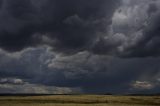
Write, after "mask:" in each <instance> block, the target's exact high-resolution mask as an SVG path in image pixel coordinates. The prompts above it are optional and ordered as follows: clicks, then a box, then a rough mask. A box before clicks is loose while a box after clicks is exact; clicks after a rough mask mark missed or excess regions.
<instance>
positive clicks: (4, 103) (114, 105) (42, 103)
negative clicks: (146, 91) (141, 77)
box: [0, 95, 160, 106]
mask: <svg viewBox="0 0 160 106" xmlns="http://www.w3.org/2000/svg"><path fill="white" fill-rule="evenodd" d="M0 106H160V96H106V95H54V96H0Z"/></svg>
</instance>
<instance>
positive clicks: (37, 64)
mask: <svg viewBox="0 0 160 106" xmlns="http://www.w3.org/2000/svg"><path fill="white" fill-rule="evenodd" d="M159 91H160V0H0V93H54V94H63V93H116V94H117V93H121V94H126V93H158V92H159Z"/></svg>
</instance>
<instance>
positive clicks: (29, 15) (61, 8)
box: [0, 0, 119, 52]
mask: <svg viewBox="0 0 160 106" xmlns="http://www.w3.org/2000/svg"><path fill="white" fill-rule="evenodd" d="M118 4H119V0H116V1H112V0H109V1H106V0H101V1H98V0H92V1H84V0H83V1H78V2H77V1H74V0H69V1H65V0H47V1H44V0H40V1H36V0H25V1H23V2H22V1H21V0H16V1H12V0H6V1H5V3H4V4H3V9H1V11H2V13H1V14H0V18H1V19H0V20H1V22H2V25H1V26H0V27H1V28H0V29H1V30H0V35H1V36H0V42H1V43H0V46H1V48H3V49H5V50H7V51H18V50H21V49H23V48H25V47H28V46H36V45H40V44H42V45H43V41H37V40H35V39H38V38H41V36H42V35H45V36H48V37H49V39H53V40H55V41H56V43H55V42H53V43H54V44H52V45H51V44H49V45H50V46H53V47H54V48H55V49H56V50H58V51H62V52H74V51H79V50H85V49H89V48H90V46H92V44H93V43H94V41H95V39H96V38H97V35H96V33H97V32H100V31H105V30H106V28H107V27H108V25H109V24H110V23H111V18H112V15H113V12H114V10H115V8H116V7H117V6H118ZM4 17H5V18H4ZM3 24H5V25H3ZM37 33H38V35H39V36H38V38H36V37H37V36H36V37H35V34H37ZM39 40H43V39H39Z"/></svg>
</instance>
